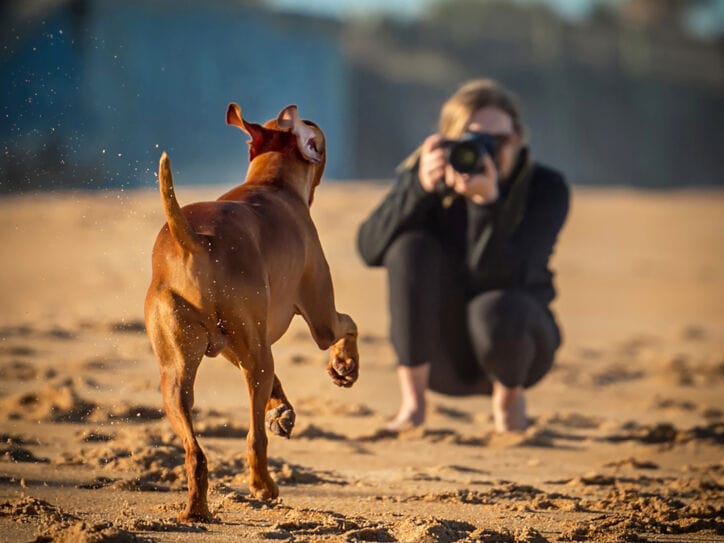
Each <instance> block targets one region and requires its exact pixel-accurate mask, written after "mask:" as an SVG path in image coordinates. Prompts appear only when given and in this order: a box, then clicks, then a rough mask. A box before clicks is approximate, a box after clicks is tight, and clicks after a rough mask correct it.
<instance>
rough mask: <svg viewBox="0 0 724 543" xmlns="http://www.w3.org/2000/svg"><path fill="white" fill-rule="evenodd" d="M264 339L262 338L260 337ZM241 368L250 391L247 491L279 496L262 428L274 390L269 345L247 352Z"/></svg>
mask: <svg viewBox="0 0 724 543" xmlns="http://www.w3.org/2000/svg"><path fill="white" fill-rule="evenodd" d="M262 336H263V335H262ZM242 360H245V362H246V363H244V364H243V365H242V369H243V370H244V376H245V377H246V385H247V388H248V389H249V404H250V410H251V427H250V428H249V433H248V434H247V436H246V444H247V450H248V454H249V489H250V490H251V493H252V495H254V496H256V497H257V498H260V499H263V500H270V499H274V498H276V497H277V496H278V495H279V489H278V488H277V485H276V483H275V482H274V481H273V480H272V478H271V476H270V475H269V470H268V468H267V444H268V439H267V436H266V428H265V413H266V406H267V404H268V402H269V401H270V398H271V393H272V389H273V387H274V359H273V358H272V353H271V348H270V347H269V345H264V344H261V345H259V347H258V348H255V349H253V350H251V351H250V352H249V357H248V358H247V359H244V358H242Z"/></svg>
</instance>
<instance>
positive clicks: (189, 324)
mask: <svg viewBox="0 0 724 543" xmlns="http://www.w3.org/2000/svg"><path fill="white" fill-rule="evenodd" d="M169 296H172V295H169ZM169 296H165V297H164V296H163V295H162V296H160V297H159V298H158V299H157V301H156V302H155V303H154V304H152V305H151V307H147V312H146V326H147V329H148V332H149V337H150V338H151V343H152V345H153V349H154V352H155V353H156V358H157V359H158V363H159V367H160V372H161V393H162V395H163V406H164V409H165V411H166V415H167V416H168V420H169V422H170V423H171V426H173V429H174V430H175V431H176V434H177V435H178V436H179V438H181V441H182V442H183V446H184V451H185V453H186V458H185V467H186V476H187V483H188V503H187V505H186V509H185V510H184V512H183V513H181V514H180V515H179V517H178V518H179V520H180V521H185V522H189V521H210V520H212V518H213V517H212V516H211V513H210V512H209V507H208V503H207V500H206V494H207V490H208V468H207V463H206V456H205V455H204V452H203V450H202V449H201V446H200V445H199V442H198V441H197V439H196V436H195V435H194V430H193V425H192V424H191V408H192V407H193V404H194V381H195V379H196V371H197V370H198V367H199V364H200V363H201V359H202V357H203V355H204V351H205V350H206V346H207V339H206V338H207V336H206V330H205V329H204V327H203V326H202V324H201V322H200V321H199V320H197V319H196V318H194V316H195V315H194V313H195V310H194V309H193V308H191V307H190V306H188V305H186V304H185V303H184V301H183V300H179V299H178V298H176V299H173V300H172V299H171V298H170V297H169ZM164 298H166V301H165V303H164Z"/></svg>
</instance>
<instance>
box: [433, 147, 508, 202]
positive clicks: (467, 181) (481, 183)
mask: <svg viewBox="0 0 724 543" xmlns="http://www.w3.org/2000/svg"><path fill="white" fill-rule="evenodd" d="M483 166H484V167H485V169H484V170H483V171H482V172H479V173H474V174H468V173H460V172H458V171H456V170H455V169H454V168H453V167H452V166H450V165H449V164H448V165H447V166H446V168H445V184H446V185H447V186H449V187H452V189H453V190H454V191H455V192H457V193H458V194H461V195H462V196H465V197H466V198H469V199H470V200H472V201H473V202H474V203H476V204H478V205H482V204H488V203H490V202H494V201H495V200H497V199H498V169H497V168H496V167H495V163H494V162H493V159H492V158H491V157H490V155H489V154H487V153H486V154H484V155H483Z"/></svg>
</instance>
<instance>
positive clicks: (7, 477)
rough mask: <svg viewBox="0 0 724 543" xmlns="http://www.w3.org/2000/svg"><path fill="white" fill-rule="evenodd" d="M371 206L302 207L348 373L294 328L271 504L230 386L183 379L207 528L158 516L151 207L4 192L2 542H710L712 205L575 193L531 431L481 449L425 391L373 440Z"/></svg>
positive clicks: (376, 299)
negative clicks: (360, 231) (260, 491)
mask: <svg viewBox="0 0 724 543" xmlns="http://www.w3.org/2000/svg"><path fill="white" fill-rule="evenodd" d="M227 188H228V187H188V186H181V187H179V189H178V194H179V199H180V200H181V202H182V203H190V202H192V201H197V200H203V199H213V198H214V197H215V196H217V195H218V194H220V193H221V192H223V191H224V190H226V189H227ZM384 191H385V185H384V184H380V183H365V182H358V183H344V184H342V183H337V184H335V183H329V182H327V183H324V184H323V185H322V187H321V188H320V189H319V190H318V192H317V198H316V201H315V205H314V206H313V216H314V218H315V221H316V223H317V226H318V229H319V231H320V235H321V238H322V243H323V245H324V247H325V251H326V254H327V258H328V260H329V262H330V265H331V268H332V273H333V279H334V283H335V289H336V292H337V306H338V308H339V309H340V310H342V311H345V312H348V313H350V314H351V315H352V316H353V317H354V318H355V319H356V321H357V323H358V325H359V329H360V332H361V340H360V354H361V368H362V369H361V374H360V379H359V382H358V383H357V384H356V385H355V386H354V387H353V388H352V389H349V390H347V389H339V388H337V387H335V386H334V385H333V384H332V383H331V381H330V380H329V378H328V376H327V375H326V373H325V363H326V353H324V352H322V351H319V350H318V349H317V347H316V346H315V345H314V343H313V341H312V340H311V337H310V335H309V332H308V331H307V330H306V328H305V325H304V323H303V322H302V321H297V320H295V321H294V322H293V323H292V327H291V328H290V330H289V331H288V332H287V334H286V335H285V336H284V337H283V338H282V339H281V340H280V341H279V342H278V343H277V345H275V347H274V354H275V360H276V365H277V373H278V374H279V375H280V377H281V379H282V381H283V383H284V385H285V388H286V390H287V393H288V395H289V397H290V399H291V401H292V403H293V404H294V405H295V407H296V410H297V426H296V428H295V431H294V434H293V437H292V439H290V440H285V439H281V438H276V437H271V438H270V442H269V456H270V459H271V460H270V467H271V471H272V474H273V477H274V478H275V479H276V480H277V482H278V483H279V486H280V491H281V492H280V498H279V499H278V500H276V501H275V502H272V503H264V502H260V501H257V500H255V499H252V498H251V497H250V496H249V494H248V490H247V487H246V483H245V471H246V459H245V449H246V444H245V434H246V430H247V428H248V424H249V415H248V398H247V395H246V391H245V386H244V383H243V380H242V376H241V375H240V374H239V372H238V370H236V369H235V368H234V367H233V366H231V364H228V363H227V362H226V361H224V360H222V359H220V358H216V359H207V360H205V361H204V363H203V364H202V366H201V369H200V372H199V377H198V380H197V384H196V413H195V417H196V419H195V420H196V424H197V428H198V430H199V433H200V434H201V435H202V437H201V443H202V446H203V447H204V448H205V450H206V452H207V455H208V458H209V466H210V472H211V474H210V495H209V498H210V507H211V510H212V513H213V514H214V515H215V516H216V519H217V520H216V522H214V523H210V524H205V525H203V524H190V525H187V524H179V523H178V522H176V520H175V517H176V514H177V513H178V512H179V511H180V510H181V507H182V505H183V503H184V501H185V498H186V493H185V479H184V474H183V468H182V462H183V449H182V448H181V446H180V443H179V441H178V440H177V438H176V437H175V436H174V434H173V432H172V431H171V428H170V426H169V424H168V423H167V421H166V420H165V418H164V416H163V413H162V412H161V411H160V407H161V400H160V394H159V390H158V373H157V367H156V362H155V360H154V358H153V356H152V354H151V351H150V347H149V344H148V341H147V339H146V337H145V334H144V328H143V322H142V301H143V297H144V294H145V289H146V286H147V284H148V280H149V277H150V269H149V268H150V250H151V246H152V243H153V240H154V238H155V235H156V232H157V231H158V228H159V227H160V225H161V223H162V213H161V205H160V201H159V198H158V196H157V194H156V192H155V191H153V190H138V191H103V192H92V193H87V192H78V193H59V194H25V195H16V196H6V197H3V198H2V199H0V232H2V234H1V236H2V255H3V258H2V261H3V263H2V266H0V309H1V311H0V434H1V436H0V437H1V441H0V540H1V541H33V540H36V541H73V542H75V541H86V542H97V541H159V542H167V541H168V542H170V541H182V542H185V541H188V542H191V541H209V542H214V541H218V542H221V541H224V542H225V541H256V540H264V539H275V540H281V541H293V542H299V541H409V542H417V541H487V542H493V541H494V542H544V541H551V542H553V541H625V542H629V541H682V542H683V541H687V542H690V541H694V542H698V541H701V542H704V541H706V542H710V541H724V512H723V509H722V508H723V506H724V493H723V492H722V490H723V489H724V486H722V485H724V462H723V460H722V459H723V458H724V455H723V454H722V452H723V448H722V444H723V442H724V273H723V271H724V250H722V248H724V191H721V190H708V191H675V192H664V193H659V192H639V191H631V190H623V189H605V190H601V189H599V190H593V189H582V188H576V189H575V190H574V193H573V207H572V213H571V216H570V218H569V221H568V223H567V224H566V226H565V230H564V232H563V235H562V238H561V240H560V243H559V248H558V251H557V253H556V255H555V257H554V262H553V266H554V268H555V269H556V270H557V275H556V283H557V285H558V287H559V291H560V296H559V298H558V299H557V300H556V302H555V310H556V312H557V314H558V316H559V320H560V321H561V323H562V326H563V328H564V332H565V343H564V345H563V347H562V349H561V350H560V352H559V355H558V357H557V362H556V365H555V367H554V369H553V370H552V372H551V373H550V374H549V375H548V376H547V378H546V379H545V380H544V381H543V382H542V383H541V384H540V385H539V386H537V387H535V388H534V389H533V390H531V392H530V394H529V406H530V413H531V415H532V416H533V417H534V419H535V423H534V425H533V426H532V427H531V428H530V429H529V430H528V431H526V432H525V433H523V434H519V435H510V436H496V435H494V434H493V433H492V432H491V429H492V423H491V418H490V406H489V401H488V399H487V398H484V397H473V398H466V399H453V398H447V397H444V396H440V395H434V394H431V395H430V409H429V417H428V423H427V425H426V427H425V428H424V429H423V430H420V431H416V432H413V433H409V434H404V435H402V436H398V437H389V436H385V435H381V434H379V433H378V430H379V429H380V428H381V427H382V426H383V425H384V423H385V421H386V419H387V418H388V417H389V416H391V415H392V414H393V413H394V410H395V408H396V405H397V404H396V402H397V401H398V392H397V383H396V380H395V359H394V354H393V351H392V349H391V347H390V344H389V341H388V334H387V329H388V318H387V314H386V310H385V304H386V290H385V289H386V286H385V276H384V273H383V272H382V271H380V270H370V269H367V268H365V267H364V266H363V264H362V263H361V261H360V260H359V258H358V256H357V255H356V253H355V249H354V236H355V231H356V226H357V225H358V224H359V222H360V221H361V220H362V218H363V217H365V216H366V214H367V213H368V212H369V211H370V210H371V209H372V208H373V206H374V205H375V204H376V203H377V201H378V200H379V199H380V197H381V196H382V194H383V193H384ZM36 538H37V539H36Z"/></svg>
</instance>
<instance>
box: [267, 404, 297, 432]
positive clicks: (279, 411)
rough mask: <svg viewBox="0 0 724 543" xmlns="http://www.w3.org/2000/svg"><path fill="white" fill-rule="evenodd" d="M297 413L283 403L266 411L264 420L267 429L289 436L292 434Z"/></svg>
mask: <svg viewBox="0 0 724 543" xmlns="http://www.w3.org/2000/svg"><path fill="white" fill-rule="evenodd" d="M296 418H297V415H296V414H295V413H294V410H293V409H292V408H291V407H290V406H288V405H287V404H285V403H283V404H281V405H278V406H277V407H275V408H273V409H270V410H269V411H267V412H266V415H265V417H264V421H265V422H266V427H267V429H268V430H269V431H270V432H271V433H272V434H274V435H277V436H281V437H286V438H289V437H291V435H292V429H293V428H294V422H295V421H296Z"/></svg>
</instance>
